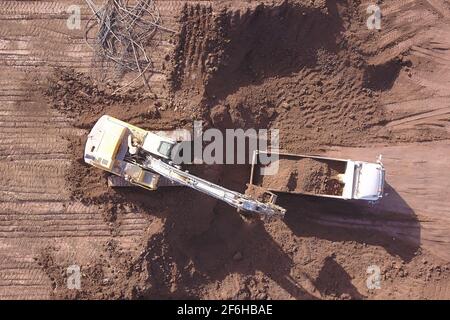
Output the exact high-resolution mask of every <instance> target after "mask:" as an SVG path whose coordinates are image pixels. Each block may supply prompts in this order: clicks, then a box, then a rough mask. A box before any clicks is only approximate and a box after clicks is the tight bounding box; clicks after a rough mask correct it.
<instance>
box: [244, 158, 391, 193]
mask: <svg viewBox="0 0 450 320" xmlns="http://www.w3.org/2000/svg"><path fill="white" fill-rule="evenodd" d="M261 156H264V158H265V159H267V157H268V156H269V154H268V153H267V152H263V151H255V152H254V154H253V158H252V167H251V173H250V183H249V185H250V186H254V187H257V188H262V189H267V190H269V191H270V192H274V193H276V194H279V193H288V194H301V195H311V196H317V197H326V198H336V199H344V200H363V201H377V200H379V199H380V198H382V197H383V192H384V183H385V170H384V167H383V164H382V162H381V156H380V157H379V158H378V159H377V161H376V162H374V163H370V162H364V161H355V160H349V159H337V158H329V157H323V156H312V155H297V154H290V153H281V152H277V153H276V154H274V153H273V152H271V153H270V157H271V159H274V158H275V159H277V160H276V161H272V162H271V163H269V164H263V161H261V159H260V158H261ZM274 156H275V157H274Z"/></svg>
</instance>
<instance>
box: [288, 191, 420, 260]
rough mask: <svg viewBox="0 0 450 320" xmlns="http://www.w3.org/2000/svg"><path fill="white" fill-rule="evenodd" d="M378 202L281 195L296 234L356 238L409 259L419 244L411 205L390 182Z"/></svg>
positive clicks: (418, 232) (417, 225) (290, 224)
mask: <svg viewBox="0 0 450 320" xmlns="http://www.w3.org/2000/svg"><path fill="white" fill-rule="evenodd" d="M385 192H386V195H385V197H384V198H382V199H381V200H380V201H379V202H378V203H375V204H369V203H366V202H360V201H344V200H335V199H327V198H319V197H311V196H300V195H295V196H294V195H283V196H280V197H279V204H280V205H281V206H283V207H284V208H286V209H287V214H286V217H285V222H286V224H287V225H288V226H289V227H290V229H291V230H292V231H293V232H294V233H295V234H296V235H298V236H303V237H318V238H323V239H327V240H331V241H357V242H359V243H362V244H370V245H377V246H382V247H383V248H385V249H386V251H388V252H389V253H390V254H391V255H395V256H398V257H400V258H401V259H402V260H403V261H405V262H408V261H410V260H411V259H412V258H413V257H414V255H415V253H416V252H417V250H418V249H419V247H420V235H421V229H420V223H419V221H418V219H417V216H416V214H415V213H414V211H413V209H412V208H411V207H410V206H409V205H408V204H407V203H406V202H405V200H403V198H402V197H401V196H400V195H399V194H398V192H397V191H395V189H394V188H392V186H390V185H389V184H387V185H386V188H385Z"/></svg>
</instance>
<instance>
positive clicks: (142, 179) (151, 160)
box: [84, 115, 385, 217]
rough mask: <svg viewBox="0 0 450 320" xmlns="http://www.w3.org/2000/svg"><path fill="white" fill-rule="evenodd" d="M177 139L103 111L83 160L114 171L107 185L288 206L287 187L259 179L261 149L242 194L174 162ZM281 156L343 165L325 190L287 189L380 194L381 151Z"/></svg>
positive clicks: (264, 211) (280, 212)
mask: <svg viewBox="0 0 450 320" xmlns="http://www.w3.org/2000/svg"><path fill="white" fill-rule="evenodd" d="M177 143H178V141H177V140H175V139H172V138H170V137H168V136H164V135H163V134H157V133H154V132H150V131H147V130H144V129H141V128H138V127H136V126H133V125H131V124H128V123H126V122H123V121H121V120H118V119H116V118H113V117H111V116H108V115H104V116H102V117H101V118H100V119H99V120H98V121H97V122H96V123H95V125H94V127H93V128H92V130H91V131H90V133H89V135H88V139H87V142H86V146H85V152H84V161H85V162H86V163H87V164H90V165H92V166H94V167H97V168H99V169H102V170H105V171H108V172H110V173H112V174H113V176H111V177H110V179H109V181H108V184H109V185H111V186H125V185H130V186H140V187H143V188H146V189H148V190H156V189H158V187H163V186H185V187H189V188H192V189H194V190H197V191H199V192H202V193H205V194H207V195H209V196H211V197H214V198H216V199H219V200H221V201H224V202H226V203H227V204H229V205H230V206H232V207H235V208H236V209H237V210H238V212H241V213H251V214H256V215H259V216H262V217H271V216H276V217H283V216H284V215H285V213H286V210H285V209H284V208H282V207H280V206H279V205H277V204H276V200H277V194H279V193H286V190H284V189H277V188H275V186H273V187H271V186H269V187H267V186H266V187H264V185H262V184H259V182H260V181H261V177H260V176H258V174H260V173H261V172H262V171H263V170H264V169H267V168H264V166H261V165H260V163H259V161H258V158H259V155H261V154H262V152H261V151H258V150H256V151H255V152H254V155H253V160H252V167H251V177H250V183H249V189H250V188H255V189H257V190H258V192H256V193H254V194H252V192H250V193H249V194H241V193H239V192H236V191H233V190H229V189H227V188H224V187H222V186H219V185H217V184H214V183H212V182H209V181H207V180H205V179H202V178H199V177H197V176H195V175H193V174H191V173H189V172H188V171H187V170H183V169H182V168H181V166H180V165H177V164H175V163H174V161H173V159H172V153H173V152H172V151H173V150H174V148H175V146H176V145H177ZM279 157H280V159H289V160H290V161H297V162H298V161H303V160H304V159H311V160H313V161H318V162H320V163H326V164H327V165H330V166H333V167H336V168H341V169H340V170H341V171H340V172H338V174H337V175H336V177H335V179H336V180H337V183H338V184H339V188H334V189H333V190H330V191H326V192H325V193H314V192H295V190H294V191H290V190H288V191H289V192H288V193H291V194H302V195H308V196H318V197H325V198H336V199H342V200H355V201H361V200H363V201H371V202H375V201H377V200H379V199H381V198H382V197H383V192H384V182H385V181H384V180H385V172H384V167H383V164H382V163H381V156H380V157H379V160H378V161H377V162H376V163H368V162H363V161H353V160H345V159H334V158H326V157H321V156H307V155H292V154H283V153H280V154H279ZM271 165H273V163H272V164H271ZM330 179H333V177H330Z"/></svg>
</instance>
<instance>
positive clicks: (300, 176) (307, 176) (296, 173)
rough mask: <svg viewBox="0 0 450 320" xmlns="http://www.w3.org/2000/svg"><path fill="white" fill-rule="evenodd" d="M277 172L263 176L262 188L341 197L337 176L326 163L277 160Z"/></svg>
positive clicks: (302, 160)
mask: <svg viewBox="0 0 450 320" xmlns="http://www.w3.org/2000/svg"><path fill="white" fill-rule="evenodd" d="M278 165H279V168H280V170H279V172H278V174H276V175H273V176H264V178H263V181H262V186H263V187H266V188H269V189H272V190H280V191H285V192H298V193H313V194H332V195H342V186H341V185H340V183H339V181H338V178H337V177H336V176H337V174H339V173H340V172H339V171H337V170H335V169H333V168H332V167H331V166H329V165H328V164H327V163H326V162H321V161H318V160H314V159H308V158H306V159H301V160H298V161H293V160H286V159H281V160H279V164H278Z"/></svg>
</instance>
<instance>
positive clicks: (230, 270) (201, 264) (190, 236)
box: [127, 166, 316, 299]
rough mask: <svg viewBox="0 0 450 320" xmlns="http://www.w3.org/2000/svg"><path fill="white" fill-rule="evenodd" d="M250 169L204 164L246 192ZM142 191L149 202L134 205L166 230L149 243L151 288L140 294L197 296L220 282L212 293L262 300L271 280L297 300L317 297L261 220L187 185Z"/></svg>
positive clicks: (213, 177) (211, 174)
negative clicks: (246, 216) (294, 271)
mask: <svg viewBox="0 0 450 320" xmlns="http://www.w3.org/2000/svg"><path fill="white" fill-rule="evenodd" d="M221 167H222V168H221ZM248 170H249V167H248V166H234V167H233V169H231V168H230V170H223V166H206V168H205V170H203V172H204V174H203V176H204V175H205V174H206V175H207V177H208V180H210V181H212V182H215V183H218V184H222V185H224V186H226V187H228V188H231V189H234V190H237V191H243V190H241V189H242V187H243V186H245V183H242V181H243V179H248V176H249V172H248ZM127 192H130V193H131V192H132V191H127ZM134 192H137V193H138V194H139V195H140V192H141V191H140V190H135V191H134ZM143 192H146V193H147V196H146V197H145V198H144V197H141V196H136V197H135V198H134V199H135V200H136V201H138V200H137V199H140V201H142V199H146V200H145V202H141V203H138V202H135V204H137V205H139V207H141V208H143V209H144V210H145V211H146V212H148V213H149V214H151V215H154V216H158V217H159V218H162V219H164V220H165V222H164V229H163V230H162V231H161V232H158V233H156V234H153V235H151V236H150V237H149V239H148V241H147V248H146V249H145V261H144V264H145V265H146V268H147V270H148V273H149V275H150V276H149V278H148V280H147V281H148V288H149V289H148V290H147V291H146V292H141V293H140V294H139V295H138V296H137V297H136V298H142V299H181V298H182V299H199V298H200V296H199V295H198V292H199V291H201V289H202V288H203V287H205V286H208V287H210V286H213V287H214V286H217V287H214V290H212V291H210V290H208V291H209V292H218V293H217V294H223V296H222V295H219V296H213V297H212V298H219V299H230V298H231V299H259V298H258V295H261V294H263V298H261V299H264V294H267V289H268V287H269V285H270V283H271V282H272V281H273V282H275V283H277V284H278V285H279V286H280V287H281V288H282V289H283V290H284V291H286V292H287V293H289V295H290V296H292V297H294V298H295V299H316V297H314V296H313V295H311V294H310V293H308V292H307V291H306V290H305V289H304V288H303V287H302V286H301V285H299V284H298V283H297V281H296V280H295V279H293V278H292V277H291V276H290V272H291V269H292V267H293V265H294V262H293V260H292V258H291V256H289V254H288V253H286V252H285V251H283V249H282V248H281V247H280V246H279V245H278V243H276V242H275V241H274V239H273V238H272V236H271V235H270V234H269V233H268V232H267V230H266V229H265V225H264V223H263V222H262V221H260V220H246V219H244V218H243V217H242V216H241V215H240V214H239V213H237V212H236V210H235V209H234V208H232V207H230V206H228V205H227V204H225V203H222V202H220V201H217V200H215V199H213V198H211V197H208V196H205V195H203V194H200V193H198V192H196V191H193V190H190V189H187V188H172V189H170V190H169V189H166V190H163V191H161V192H160V191H156V192H151V193H149V192H148V191H145V190H144V191H143ZM130 195H131V194H129V195H127V197H128V198H130ZM131 198H133V197H131ZM255 279H256V280H255ZM272 286H273V284H272ZM219 292H220V293H219Z"/></svg>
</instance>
